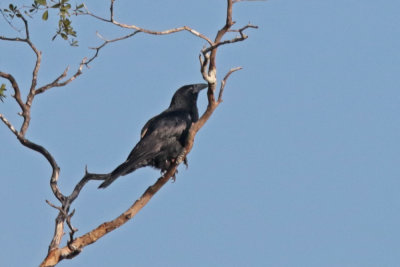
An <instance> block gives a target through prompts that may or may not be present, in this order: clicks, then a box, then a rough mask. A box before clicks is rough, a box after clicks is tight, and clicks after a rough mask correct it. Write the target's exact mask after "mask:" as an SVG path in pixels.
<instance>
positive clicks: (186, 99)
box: [169, 83, 208, 110]
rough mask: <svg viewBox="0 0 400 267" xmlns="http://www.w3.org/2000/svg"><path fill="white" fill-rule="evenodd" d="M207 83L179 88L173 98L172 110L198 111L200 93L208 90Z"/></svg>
mask: <svg viewBox="0 0 400 267" xmlns="http://www.w3.org/2000/svg"><path fill="white" fill-rule="evenodd" d="M207 87H208V85H207V84H205V83H197V84H189V85H185V86H182V87H181V88H179V89H178V90H177V91H176V92H175V94H174V96H173V97H172V100H171V104H170V105H169V107H170V108H173V109H177V108H179V109H192V108H195V109H196V110H197V106H196V102H197V96H198V95H199V92H200V91H201V90H202V89H204V88H207Z"/></svg>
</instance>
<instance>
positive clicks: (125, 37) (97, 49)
mask: <svg viewBox="0 0 400 267" xmlns="http://www.w3.org/2000/svg"><path fill="white" fill-rule="evenodd" d="M139 32H140V31H134V32H132V33H130V34H128V35H125V36H122V37H118V38H115V39H112V40H107V39H105V38H104V37H103V36H101V35H100V34H99V33H97V36H99V37H100V38H101V39H103V40H104V43H102V44H101V45H100V46H98V47H93V48H92V49H93V50H96V53H95V54H94V55H93V56H92V57H91V58H90V59H89V60H88V61H87V62H86V63H85V65H86V66H87V65H88V64H89V63H90V62H92V61H93V60H94V59H95V58H96V57H97V56H98V55H99V52H100V49H102V48H103V47H105V46H106V45H107V44H109V43H113V42H116V41H121V40H124V39H128V38H130V37H132V36H134V35H135V34H137V33H139Z"/></svg>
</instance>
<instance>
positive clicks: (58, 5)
mask: <svg viewBox="0 0 400 267" xmlns="http://www.w3.org/2000/svg"><path fill="white" fill-rule="evenodd" d="M60 6H61V5H60V4H59V3H58V4H55V5H52V6H51V8H59V7H60Z"/></svg>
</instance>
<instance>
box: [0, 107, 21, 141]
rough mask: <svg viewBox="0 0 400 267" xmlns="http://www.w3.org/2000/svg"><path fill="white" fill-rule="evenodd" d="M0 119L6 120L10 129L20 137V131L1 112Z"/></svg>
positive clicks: (5, 122)
mask: <svg viewBox="0 0 400 267" xmlns="http://www.w3.org/2000/svg"><path fill="white" fill-rule="evenodd" d="M0 119H1V120H2V121H3V122H4V124H5V125H6V126H7V127H8V129H10V131H11V132H12V133H13V134H15V136H17V137H18V131H17V130H16V129H15V127H14V126H13V125H12V124H11V122H10V121H9V120H7V119H6V118H5V117H4V115H3V114H1V113H0Z"/></svg>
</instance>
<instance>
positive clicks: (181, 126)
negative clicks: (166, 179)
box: [99, 83, 207, 188]
mask: <svg viewBox="0 0 400 267" xmlns="http://www.w3.org/2000/svg"><path fill="white" fill-rule="evenodd" d="M204 88H207V84H203V83H200V84H190V85H185V86H183V87H181V88H179V89H178V90H177V91H176V92H175V94H174V96H173V97H172V100H171V104H170V105H169V108H167V109H166V110H165V111H164V112H162V113H160V114H159V115H157V116H155V117H153V118H151V119H150V120H149V121H148V122H147V123H146V124H145V125H144V127H143V129H142V132H141V138H140V141H139V142H138V143H137V144H136V146H135V147H134V148H133V150H132V151H131V153H130V154H129V156H128V158H127V159H126V161H125V162H124V163H122V164H121V165H119V166H118V167H117V168H115V170H113V171H112V172H111V173H110V174H108V177H107V178H106V179H105V181H104V182H103V183H102V184H101V185H100V186H99V188H106V187H107V186H109V185H110V184H111V183H112V182H114V180H115V179H117V178H118V177H120V176H122V175H126V174H128V173H131V172H133V171H135V170H136V169H138V168H141V167H145V166H152V167H154V168H157V169H160V170H161V172H165V171H167V170H168V168H169V167H170V166H171V164H172V163H173V162H175V161H178V162H179V163H180V162H181V161H182V160H183V156H184V147H185V145H186V142H187V138H188V133H189V129H190V126H191V125H192V123H193V122H196V121H197V120H198V119H199V112H198V110H197V97H198V95H199V92H200V90H202V89H204Z"/></svg>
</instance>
